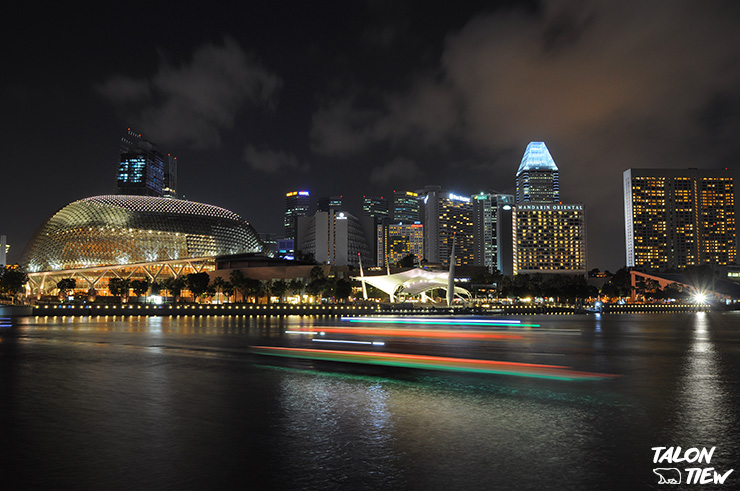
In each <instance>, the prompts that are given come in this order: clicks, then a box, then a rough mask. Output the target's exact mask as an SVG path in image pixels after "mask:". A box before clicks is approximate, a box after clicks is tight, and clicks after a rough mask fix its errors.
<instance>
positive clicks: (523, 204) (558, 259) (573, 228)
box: [512, 142, 586, 275]
mask: <svg viewBox="0 0 740 491" xmlns="http://www.w3.org/2000/svg"><path fill="white" fill-rule="evenodd" d="M516 200H517V206H516V209H515V212H514V217H513V220H514V224H515V225H514V237H513V244H514V254H513V256H514V257H513V268H512V269H513V273H514V274H533V273H540V274H583V275H585V274H586V216H585V209H584V207H583V205H582V204H563V203H561V202H560V180H559V171H558V167H557V165H555V161H554V160H553V158H552V155H550V152H549V150H548V149H547V147H546V146H545V144H544V143H543V142H531V143H530V144H529V145H527V149H526V150H525V152H524V156H523V157H522V161H521V164H520V165H519V169H518V170H517V174H516Z"/></svg>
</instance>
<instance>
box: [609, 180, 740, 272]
mask: <svg viewBox="0 0 740 491" xmlns="http://www.w3.org/2000/svg"><path fill="white" fill-rule="evenodd" d="M623 184H624V214H625V220H624V230H625V241H626V253H627V254H626V255H627V257H626V259H627V266H629V267H637V268H643V269H646V270H659V269H680V268H685V267H686V266H694V265H700V264H717V265H727V264H729V263H731V262H734V261H735V258H736V255H737V243H736V235H735V234H736V230H735V192H734V182H733V177H732V174H731V173H730V172H729V171H727V170H706V169H627V170H626V171H624V176H623Z"/></svg>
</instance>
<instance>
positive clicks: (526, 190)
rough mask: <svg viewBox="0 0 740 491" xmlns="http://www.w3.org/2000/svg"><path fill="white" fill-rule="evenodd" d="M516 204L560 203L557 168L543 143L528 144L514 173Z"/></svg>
mask: <svg viewBox="0 0 740 491" xmlns="http://www.w3.org/2000/svg"><path fill="white" fill-rule="evenodd" d="M516 202H517V204H521V203H558V202H560V178H559V172H558V166H557V165H555V161H554V160H553V158H552V155H550V152H549V150H547V147H546V146H545V143H544V142H530V143H529V145H527V149H526V150H525V151H524V157H522V163H521V164H520V165H519V169H518V170H517V171H516Z"/></svg>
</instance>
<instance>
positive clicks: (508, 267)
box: [472, 193, 514, 275]
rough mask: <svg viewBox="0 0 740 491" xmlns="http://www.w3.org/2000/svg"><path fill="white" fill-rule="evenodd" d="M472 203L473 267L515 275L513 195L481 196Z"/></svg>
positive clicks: (489, 194)
mask: <svg viewBox="0 0 740 491" xmlns="http://www.w3.org/2000/svg"><path fill="white" fill-rule="evenodd" d="M472 200H473V201H472V202H473V230H474V232H473V258H474V260H473V264H475V265H476V266H484V267H486V268H488V269H489V271H493V269H494V268H495V269H498V270H499V271H500V272H501V273H503V274H507V275H510V274H513V254H514V249H513V221H512V220H513V209H514V196H513V195H510V194H499V193H479V194H476V195H475V196H472Z"/></svg>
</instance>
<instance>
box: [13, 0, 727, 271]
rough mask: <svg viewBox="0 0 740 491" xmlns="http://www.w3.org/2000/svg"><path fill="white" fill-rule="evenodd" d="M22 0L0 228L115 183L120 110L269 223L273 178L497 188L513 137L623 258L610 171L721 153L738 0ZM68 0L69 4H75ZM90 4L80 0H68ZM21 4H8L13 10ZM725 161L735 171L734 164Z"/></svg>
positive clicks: (279, 188) (264, 227)
mask: <svg viewBox="0 0 740 491" xmlns="http://www.w3.org/2000/svg"><path fill="white" fill-rule="evenodd" d="M433 4H434V2H404V1H398V0H394V1H384V0H373V1H370V0H368V1H351V0H345V1H342V2H336V3H333V2H280V1H271V2H240V3H239V4H233V5H232V4H230V3H229V2H188V1H183V2H149V3H141V4H139V3H138V2H129V3H121V2H118V3H115V4H114V5H115V9H113V8H112V7H108V6H107V5H106V6H105V7H101V5H105V2H104V3H102V4H101V3H100V2H99V3H98V4H93V5H95V8H93V9H83V8H82V7H81V6H73V5H71V4H69V3H58V2H54V3H53V4H51V6H49V5H47V4H43V6H41V4H37V3H35V2H34V3H31V4H29V5H30V7H21V6H15V7H11V8H10V10H6V11H5V12H4V22H3V33H2V36H3V57H2V60H3V70H2V77H0V83H1V84H2V106H1V107H2V111H1V112H0V114H1V115H2V121H3V124H2V126H3V129H2V131H1V132H0V139H1V140H0V142H1V143H2V149H3V151H2V157H1V158H2V195H3V206H2V212H1V214H0V234H5V235H7V236H8V241H9V243H10V244H11V246H12V248H11V253H10V256H9V258H8V259H9V262H14V261H17V260H19V259H20V255H21V252H22V250H23V248H24V247H25V245H26V242H27V241H28V240H29V239H30V237H31V235H32V234H33V232H34V231H35V229H36V228H37V227H39V226H40V225H41V224H42V222H43V221H44V220H45V219H47V218H48V217H49V216H51V215H52V214H53V213H54V212H55V211H57V210H58V209H60V208H61V207H63V206H64V205H66V204H67V203H69V202H72V201H75V200H77V199H81V198H85V197H88V196H94V195H99V194H109V193H111V192H112V191H113V188H114V184H115V175H116V170H117V164H118V146H119V140H120V138H121V136H123V134H124V133H125V131H126V129H127V128H128V127H131V128H132V129H134V130H135V131H138V132H140V133H142V134H143V135H144V136H145V137H146V138H148V139H150V140H151V141H153V142H155V143H157V144H158V145H159V146H161V147H162V148H163V149H165V150H166V151H168V152H171V153H173V154H174V155H176V156H177V157H178V162H179V181H178V191H179V193H180V194H181V195H184V196H185V198H187V199H190V200H194V201H200V202H204V203H209V204H214V205H218V206H222V207H224V208H227V209H230V210H232V211H234V212H236V213H238V214H239V215H241V216H242V217H243V218H245V219H246V220H248V221H250V222H251V223H252V224H253V225H254V227H255V228H256V229H257V231H258V232H270V233H281V232H282V214H283V207H284V196H285V193H286V192H287V191H291V190H296V189H306V190H310V191H311V194H312V195H313V196H314V198H317V197H319V196H322V195H329V194H341V195H343V196H344V197H345V199H346V200H347V201H348V204H349V211H353V212H355V213H357V207H358V205H359V202H360V200H361V197H362V196H363V195H382V196H389V195H390V194H391V193H392V191H393V190H394V189H401V190H415V189H419V188H423V187H424V186H425V185H429V184H436V185H441V186H443V187H444V188H445V189H447V190H449V191H453V192H455V193H456V194H474V193H477V192H480V191H490V190H495V191H500V192H508V193H513V191H514V174H515V172H516V170H517V167H518V166H519V162H520V160H521V158H522V154H523V153H524V149H525V148H526V145H527V143H529V142H530V141H544V142H546V144H547V146H548V148H549V149H550V152H551V153H552V156H553V158H554V159H555V162H556V163H557V165H558V167H559V168H560V181H561V199H562V201H563V202H566V203H583V204H585V205H586V214H587V224H588V253H589V261H588V267H589V269H591V268H600V269H602V270H603V269H609V270H611V271H615V270H616V269H618V268H619V267H621V266H623V265H624V263H625V259H624V256H625V253H624V225H623V200H622V172H623V171H624V170H626V169H628V168H630V167H637V168H639V167H665V168H674V167H675V168H686V167H697V168H723V167H728V168H731V169H734V170H735V171H737V169H738V167H739V162H740V2H736V1H714V0H710V1H694V2H686V1H677V0H672V1H650V0H638V1H632V0H620V1H608V2H607V1H582V2H581V1H557V2H513V1H512V2H494V1H486V2H464V1H463V2H448V3H447V5H446V6H442V7H432V6H431V5H433ZM80 5H82V4H80ZM86 5H90V4H86ZM19 9H20V10H19ZM736 176H737V174H736Z"/></svg>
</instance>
